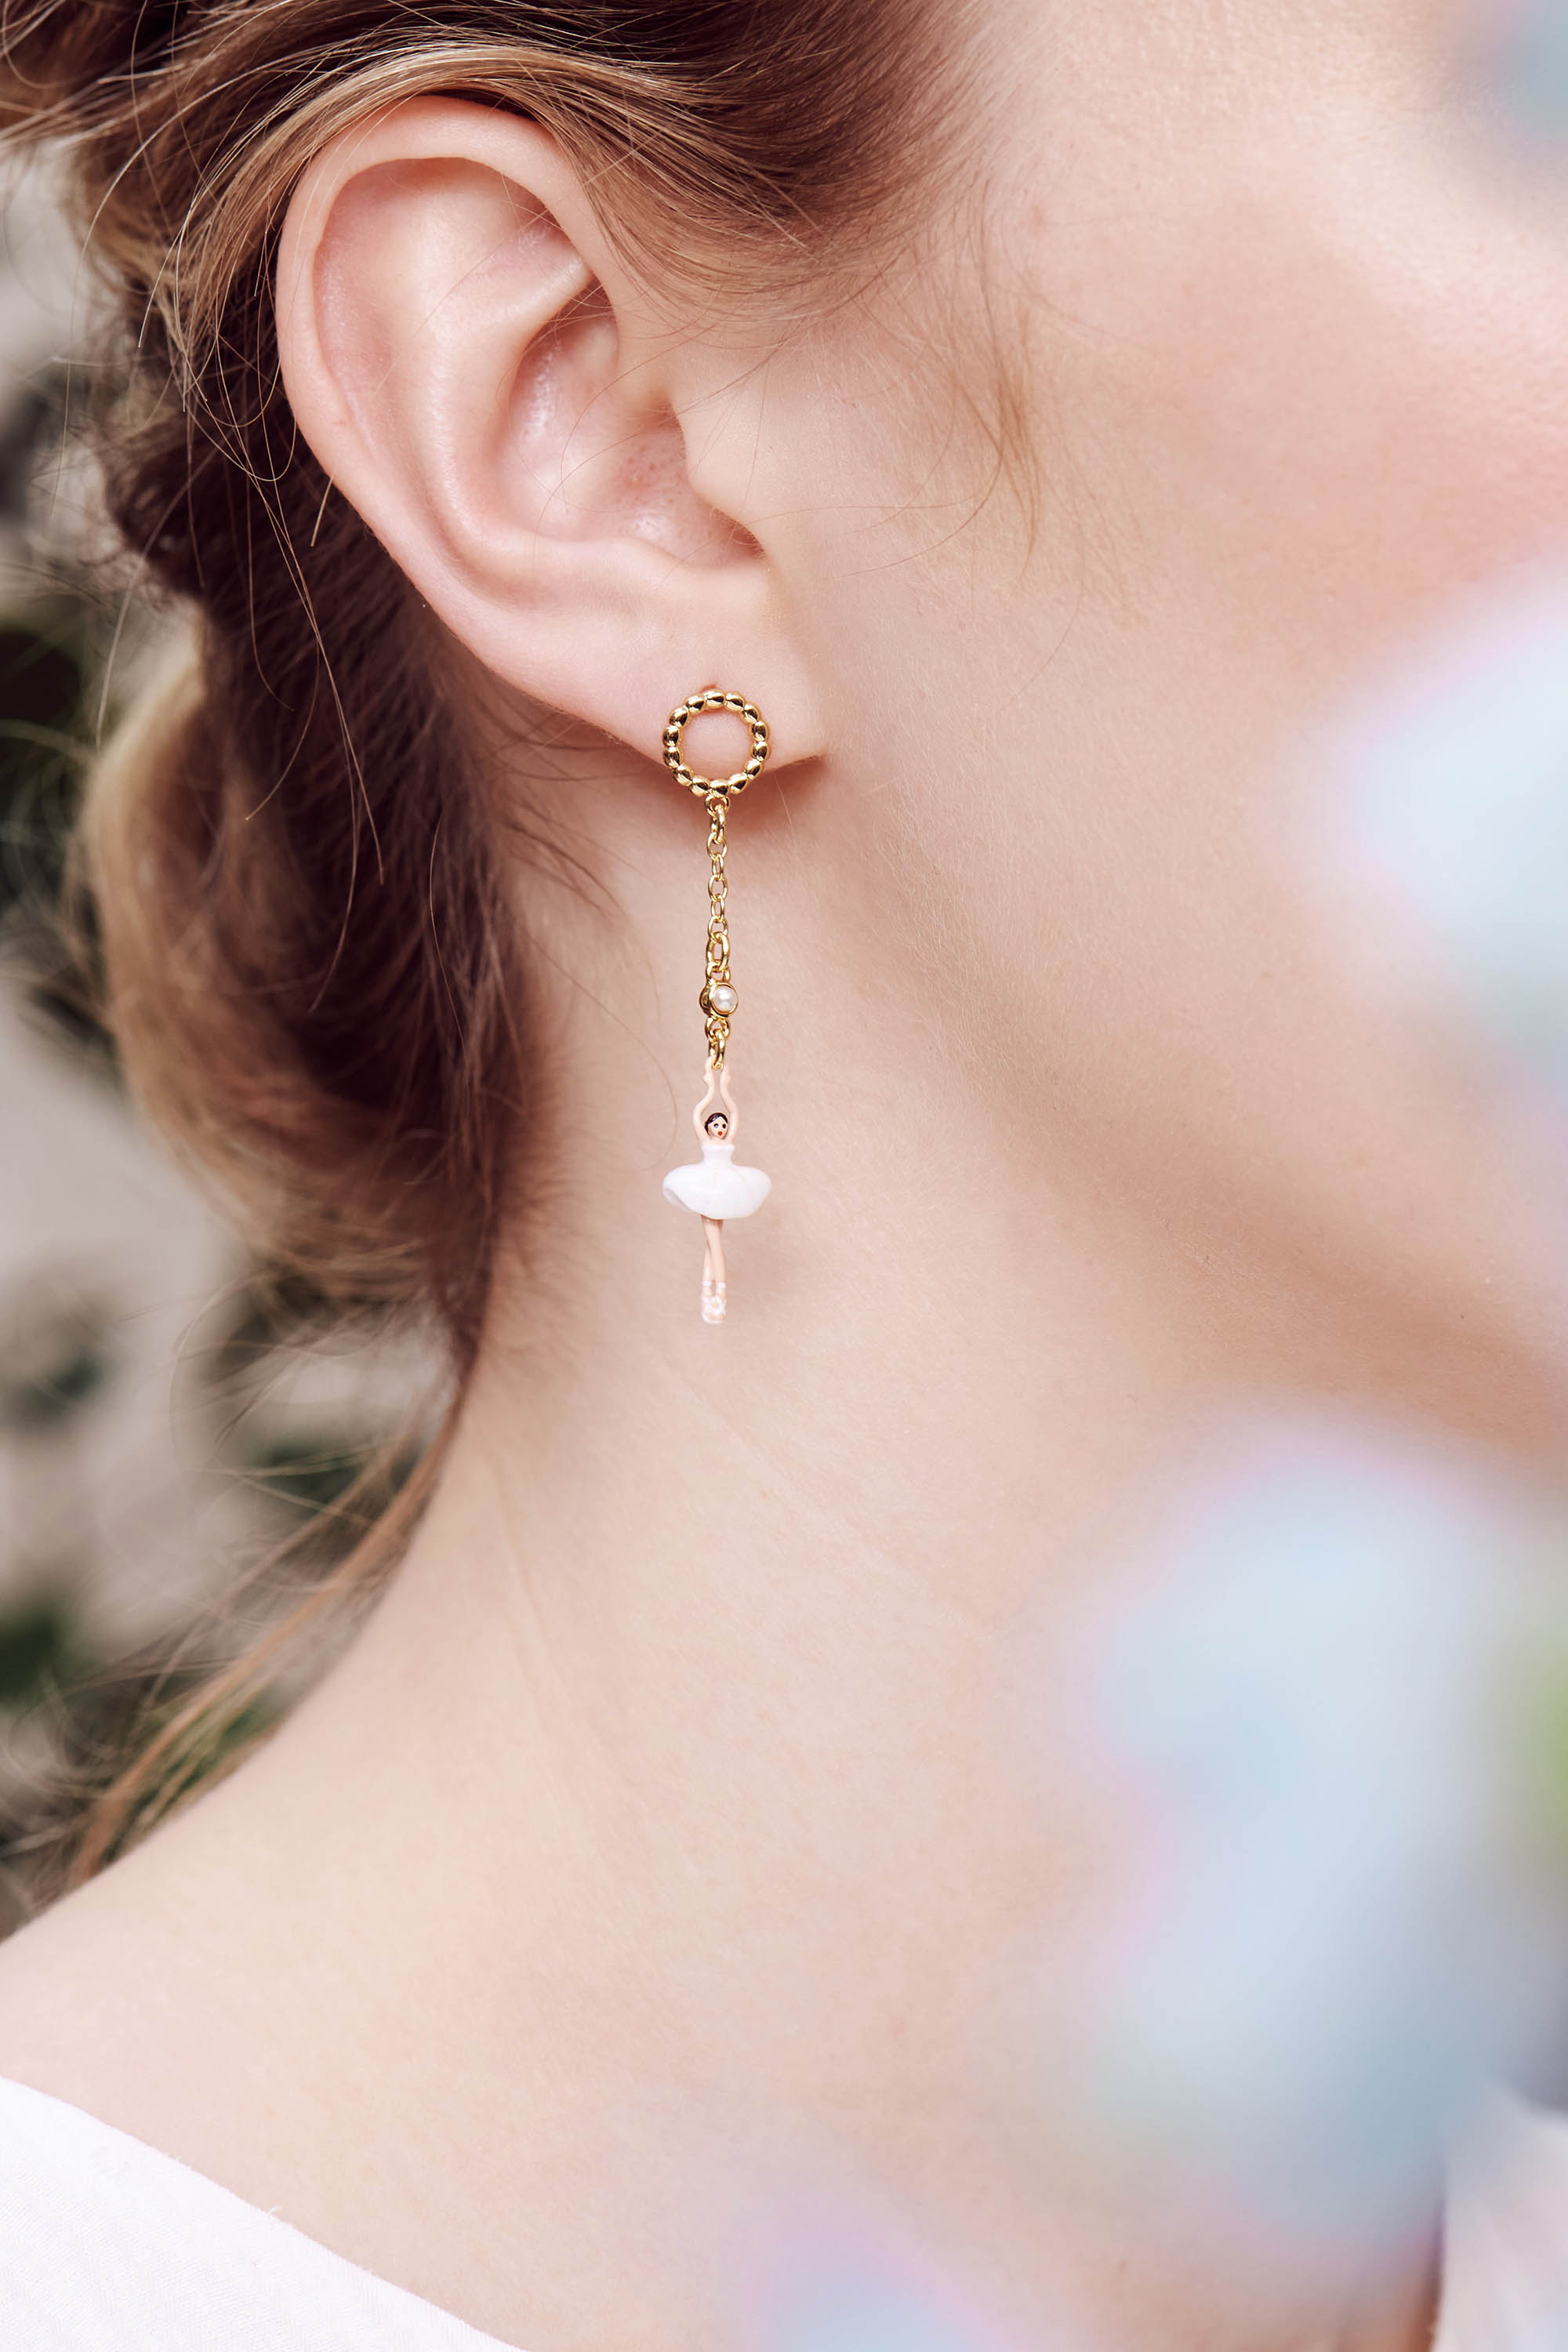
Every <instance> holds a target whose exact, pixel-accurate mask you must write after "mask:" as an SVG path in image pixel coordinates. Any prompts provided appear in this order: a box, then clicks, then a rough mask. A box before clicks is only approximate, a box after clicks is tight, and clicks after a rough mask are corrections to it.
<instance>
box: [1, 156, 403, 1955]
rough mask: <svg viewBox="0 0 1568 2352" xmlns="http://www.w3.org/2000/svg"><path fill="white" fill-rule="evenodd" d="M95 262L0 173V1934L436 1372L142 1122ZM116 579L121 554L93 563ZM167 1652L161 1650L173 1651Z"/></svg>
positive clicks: (338, 1516)
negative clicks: (79, 1823) (100, 1797)
mask: <svg viewBox="0 0 1568 2352" xmlns="http://www.w3.org/2000/svg"><path fill="white" fill-rule="evenodd" d="M90 310H91V302H90V287H89V284H88V283H87V281H86V280H85V278H84V275H83V272H82V271H81V269H80V268H79V261H78V257H77V253H76V249H75V246H74V243H73V240H72V238H71V236H70V235H69V233H68V230H67V229H66V227H65V226H64V224H63V222H62V221H61V219H60V217H59V215H58V212H57V210H56V207H55V205H54V204H53V202H52V199H51V192H50V189H49V186H48V184H47V180H46V179H45V178H44V177H43V176H42V174H41V173H39V171H38V170H37V167H33V168H30V169H28V170H26V171H25V172H21V171H16V170H13V171H11V172H9V173H6V174H5V177H4V178H3V179H0V1122H3V1131H4V1135H5V1145H4V1150H3V1151H0V1495H3V1498H4V1499H3V1504H0V1839H3V1840H4V1842H5V1850H6V1856H7V1859H6V1862H5V1872H4V1876H3V1877H0V1933H4V1932H5V1931H6V1930H7V1929H8V1928H9V1927H13V1926H15V1925H16V1923H17V1921H18V1919H19V1918H20V1917H21V1916H24V1915H25V1911H26V1906H27V1902H28V1897H29V1891H30V1882H31V1881H32V1880H33V1879H34V1877H35V1876H41V1875H42V1874H44V1871H45V1857H46V1856H47V1852H48V1850H49V1839H48V1835H47V1830H48V1824H49V1822H50V1821H51V1819H52V1818H53V1817H54V1815H55V1814H56V1813H58V1811H59V1809H60V1807H61V1806H62V1804H65V1803H68V1790H69V1787H70V1786H71V1785H72V1784H73V1783H74V1782H76V1781H79V1780H80V1779H81V1777H82V1776H87V1777H89V1778H92V1777H100V1776H101V1775H102V1773H103V1772H104V1771H105V1770H106V1769H109V1768H110V1766H111V1764H112V1760H113V1759H114V1758H115V1756H116V1755H117V1754H118V1753H120V1752H121V1749H122V1748H124V1746H125V1744H126V1743H127V1741H128V1740H130V1739H131V1738H132V1737H134V1734H135V1729H136V1727H137V1725H138V1724H139V1723H141V1722H143V1721H144V1720H145V1718H146V1717H147V1715H148V1712H149V1709H151V1710H152V1711H153V1713H154V1714H155V1713H156V1712H157V1710H158V1709H160V1708H163V1707H166V1706H170V1705H171V1704H173V1703H175V1702H176V1701H177V1699H178V1697H179V1696H180V1695H181V1693H182V1691H183V1690H184V1689H185V1688H187V1687H189V1686H190V1685H192V1684H193V1683H194V1682H195V1679H197V1678H198V1677H199V1676H200V1675H202V1674H203V1673H205V1671H207V1670H209V1669H210V1667H211V1666H212V1665H213V1664H215V1663H220V1662H221V1661H222V1660H223V1659H224V1658H225V1657H226V1655H228V1654H233V1653H235V1652H236V1651H237V1650H238V1649H240V1648H243V1647H245V1646H247V1644H248V1643H251V1642H252V1641H254V1639H255V1638H256V1637H257V1635H258V1633H259V1632H261V1631H263V1630H264V1629H265V1626H266V1624H267V1622H268V1621H269V1619H271V1618H272V1617H273V1616H274V1615H275V1614H276V1613H277V1612H279V1611H280V1610H282V1609H284V1608H285V1607H287V1606H288V1605H289V1603H290V1602H291V1601H294V1600H296V1599H297V1598H298V1597H299V1594H300V1588H301V1586H302V1585H304V1584H309V1583H310V1581H311V1580H314V1579H317V1578H319V1577H320V1576H321V1573H322V1572H323V1570H325V1569H327V1568H329V1567H330V1566H331V1562H332V1561H333V1560H334V1559H337V1558H340V1557H341V1556H342V1553H343V1552H344V1550H345V1549H347V1548H348V1547H349V1545H350V1544H352V1542H353V1539H354V1538H355V1537H356V1536H357V1535H358V1533H359V1532H360V1531H361V1530H362V1528H363V1526H364V1524H365V1523H366V1520H367V1518H368V1517H373V1516H374V1515H375V1513H376V1512H378V1511H379V1509H380V1508H381V1507H384V1504H385V1502H386V1501H387V1500H388V1499H389V1498H390V1496H391V1493H392V1492H393V1490H394V1489H395V1486H396V1484H397V1483H398V1482H399V1481H400V1480H401V1479H402V1478H403V1477H404V1476H405V1475H406V1473H407V1471H408V1469H409V1468H410V1467H411V1466H412V1463H413V1461H414V1460H415V1459H416V1455H417V1452H418V1446H419V1432H420V1429H421V1428H422V1427H423V1425H424V1417H423V1414H422V1410H421V1402H420V1400H421V1397H422V1395H423V1393H424V1391H425V1390H426V1388H427V1386H428V1380H427V1368H426V1364H425V1362H424V1360H422V1357H421V1355H420V1351H419V1350H418V1349H417V1348H416V1347H412V1346H410V1345H409V1344H408V1343H407V1342H406V1341H404V1342H402V1343H395V1342H393V1341H392V1340H391V1339H388V1338H387V1336H386V1335H385V1334H384V1333H382V1332H380V1331H378V1330H377V1329H376V1328H375V1327H374V1323H373V1322H372V1320H371V1319H370V1318H363V1320H361V1321H359V1322H355V1321H353V1319H352V1318H351V1319H350V1321H349V1322H348V1324H347V1325H346V1326H345V1325H344V1323H343V1321H342V1318H341V1317H339V1318H334V1328H333V1330H332V1333H331V1339H330V1342H329V1344H327V1345H326V1346H322V1345H321V1338H322V1333H321V1322H322V1318H321V1312H320V1302H319V1301H317V1300H315V1299H313V1298H312V1297H310V1296H309V1295H308V1294H307V1293H306V1292H304V1291H303V1290H302V1289H301V1288H300V1286H299V1285H298V1284H297V1283H295V1282H293V1281H292V1280H290V1279H288V1278H286V1277H283V1276H280V1275H279V1273H278V1271H277V1270H276V1269H274V1268H271V1267H268V1266H267V1265H260V1264H258V1263H256V1262H255V1261H254V1259H253V1258H252V1257H251V1256H250V1255H248V1254H247V1251H246V1249H245V1247H244V1246H243V1244H241V1242H240V1241H239V1239H238V1238H237V1235H236V1234H235V1233H234V1232H233V1231H232V1230H231V1229H230V1227H229V1226H228V1225H227V1224H226V1222H225V1220H224V1217H223V1215H222V1214H221V1213H220V1211H219V1210H218V1209H217V1208H216V1206H215V1205H214V1204H213V1203H212V1202H210V1201H209V1200H207V1199H206V1198H205V1197H204V1196H203V1194H202V1192H200V1190H199V1189H198V1188H197V1186H196V1185H195V1183H194V1182H193V1181H191V1180H190V1179H189V1178H188V1177H187V1176H186V1175H185V1174H184V1173H182V1172H181V1171H179V1170H177V1169H175V1168H174V1166H172V1165H171V1163H170V1161H169V1160H168V1158H167V1156H166V1155H165V1154H164V1152H163V1150H162V1148H161V1147H160V1146H159V1145H158V1144H157V1143H156V1142H155V1141H153V1139H150V1138H149V1136H148V1135H147V1134H146V1132H145V1131H144V1130H143V1129H142V1127H141V1126H140V1125H139V1123H138V1120H137V1118H136V1117H135V1114H134V1113H133V1111H132V1108H131V1106H130V1104H129V1103H128V1101H127V1098H126V1095H125V1092H124V1089H123V1087H122V1085H121V1078H120V1074H119V1072H118V1070H117V1068H116V1064H115V1058H114V1054H113V1051H112V1048H111V1046H110V1042H109V1040H108V1038H107V1037H106V1035H105V1034H104V1032H103V1031H102V1029H101V1028H100V1025H99V1024H98V1022H97V1019H96V1018H95V1014H94V1009H93V1006H94V987H93V972H92V942H91V937H90V923H89V922H87V923H83V922H82V921H81V920H80V919H79V917H78V919H77V920H76V923H75V926H74V928H75V930H76V933H77V936H74V937H73V936H71V932H72V929H73V925H72V922H71V921H70V920H69V919H68V916H67V910H66V904H65V899H66V891H65V882H66V852H67V844H68V835H69V832H70V828H71V824H72V821H73V818H74V816H75V814H76V811H77V808H78V805H79V797H80V793H81V789H82V783H83V776H84V763H85V761H86V758H87V756H88V755H89V751H90V748H91V746H92V745H93V744H94V742H95V741H96V740H98V739H99V737H100V734H101V732H102V730H104V728H105V727H106V726H108V725H111V724H112V722H113V719H114V717H115V714H116V711H117V710H118V709H120V708H121V707H122V706H123V704H124V702H125V700H126V698H127V697H128V696H129V695H131V694H132V693H133V692H134V690H135V687H136V683H137V680H138V677H139V676H140V675H141V674H142V671H143V670H144V668H145V666H146V664H147V662H148V660H149V659H150V658H151V657H152V656H153V655H154V654H155V653H156V651H157V648H158V644H159V639H160V634H161V628H162V626H163V625H162V624H161V622H160V619H159V616H158V615H156V614H153V612H151V611H149V610H148V609H147V608H146V606H145V604H144V603H143V602H142V600H139V598H138V595H137V591H136V583H135V581H134V579H133V578H131V577H127V578H126V579H125V580H124V581H123V583H122V584H121V588H120V590H119V592H118V593H113V594H111V593H109V592H107V591H106V589H105V587H104V584H103V582H104V572H103V567H102V565H101V562H95V563H94V564H93V565H92V566H91V572H92V580H93V585H92V587H91V588H90V589H89V585H88V579H87V573H88V569H89V566H88V562H87V558H88V555H89V551H91V550H92V549H93V548H94V546H95V543H100V530H99V526H98V525H97V523H96V522H95V520H94V517H93V509H92V492H91V481H92V467H91V460H90V450H89V446H88V436H87V429H86V410H87V407H88V398H87V394H88V393H89V389H90V372H91V368H92V323H91V317H90ZM110 576H112V575H110ZM171 1656H177V1657H178V1660H179V1663H178V1664H177V1665H175V1666H174V1667H173V1668H170V1667H169V1666H168V1664H167V1663H166V1662H167V1660H168V1659H169V1658H170V1657H171Z"/></svg>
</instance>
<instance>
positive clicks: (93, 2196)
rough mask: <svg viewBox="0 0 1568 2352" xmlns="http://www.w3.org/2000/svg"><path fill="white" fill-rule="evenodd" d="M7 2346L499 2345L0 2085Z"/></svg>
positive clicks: (424, 2350)
mask: <svg viewBox="0 0 1568 2352" xmlns="http://www.w3.org/2000/svg"><path fill="white" fill-rule="evenodd" d="M0 2343H4V2345H5V2347H6V2352H214V2347H216V2346H220V2345H226V2346H238V2345H241V2344H243V2345H244V2346H246V2347H254V2352H485V2348H486V2347H489V2352H499V2347H495V2346H494V2343H493V2339H492V2338H490V2337H489V2336H482V2335H479V2333H478V2332H477V2331H475V2330H474V2329H472V2328H470V2327H468V2326H465V2325H464V2324H463V2323H462V2322H461V2321H459V2320H458V2319H456V2318H453V2317H452V2316H451V2315H449V2314H447V2313H446V2312H442V2311H439V2310H437V2308H436V2307H435V2306H434V2305H430V2304H426V2303H424V2302H422V2301H421V2300H420V2299H419V2298H418V2297H417V2296H416V2295H411V2294H405V2292H404V2291H403V2290H402V2289H401V2288H398V2287H395V2286H392V2285H390V2284H387V2283H386V2282H385V2281H384V2280H382V2279H377V2278H374V2277H373V2276H372V2275H371V2274H370V2273H368V2272H365V2271H362V2270H359V2269H358V2268H356V2267H355V2265H354V2264H353V2263H349V2262H346V2261H344V2260H343V2258H342V2256H341V2255H338V2254H334V2253H332V2252H330V2251H329V2250H328V2249H327V2248H326V2247H324V2246H320V2245H318V2244H317V2243H316V2242H315V2241H314V2240H313V2239H310V2238H307V2237H305V2236H304V2235H302V2233H301V2232H300V2231H298V2230H294V2229H291V2228H290V2227H289V2225H288V2223H286V2222H284V2221H279V2219H278V2218H277V2217H276V2216H275V2215H273V2214H270V2213H266V2212H263V2211H262V2210H260V2209H259V2208H258V2207H257V2206H252V2205H247V2203H246V2202H245V2201H244V2200H243V2199H241V2198H238V2197H236V2196H234V2195H233V2194H232V2193H231V2192H230V2191H229V2190H228V2189H223V2188H220V2187H219V2186H218V2184H217V2183H216V2181H212V2180H208V2179H205V2177H204V2176H203V2175H202V2174H200V2173H197V2172H193V2171H192V2170H191V2169H190V2168H188V2167H187V2166H185V2165H184V2164H181V2163H178V2162H177V2161H176V2160H175V2159H174V2158H173V2157H169V2156H165V2155H163V2154H162V2153H161V2152H160V2151H158V2150H157V2149H154V2148H150V2147H145V2146H143V2145H142V2142H141V2141H139V2140H135V2139H132V2138H131V2137H129V2136H128V2135H127V2134H125V2133H123V2132H121V2131H117V2130H115V2129H114V2128H113V2127H112V2126H110V2125H108V2124H104V2123H100V2121H99V2120H98V2119H97V2118H96V2117H94V2116H89V2115H87V2114H85V2113H84V2112H83V2111H82V2110H81V2109H80V2108H78V2107H73V2106H70V2105H68V2104H67V2103H66V2102H64V2101H63V2100H59V2099H56V2098H53V2097H51V2096H49V2095H47V2094H46V2093H44V2092H41V2091H35V2090H30V2089H28V2088H26V2086H24V2085H23V2084H19V2083H13V2082H8V2081H4V2080H0Z"/></svg>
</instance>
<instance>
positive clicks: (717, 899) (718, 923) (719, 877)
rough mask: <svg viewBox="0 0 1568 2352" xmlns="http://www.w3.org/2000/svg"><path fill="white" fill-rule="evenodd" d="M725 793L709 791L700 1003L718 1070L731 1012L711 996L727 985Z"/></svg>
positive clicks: (711, 1059)
mask: <svg viewBox="0 0 1568 2352" xmlns="http://www.w3.org/2000/svg"><path fill="white" fill-rule="evenodd" d="M729 799H730V795H729V793H709V794H708V802H707V806H708V961H707V968H706V971H705V974H704V978H703V982H702V1007H703V1012H704V1014H705V1016H706V1027H707V1031H708V1066H709V1068H710V1070H721V1069H722V1068H723V1066H724V1048H725V1046H726V1045H728V1044H729V1042H730V1015H729V1014H728V1013H721V1012H720V1011H719V1009H718V1007H717V1006H716V1005H715V1004H714V1003H713V1000H712V992H713V989H714V987H715V985H718V984H722V985H723V986H725V987H728V986H729V985H730V920H729V917H728V915H727V914H726V912H725V901H726V899H727V898H728V897H729V895H730V885H729V879H728V877H727V876H726V874H725V871H724V855H725V851H726V850H727V849H728V847H729V843H728V841H727V840H726V838H725V834H724V819H725V816H726V815H727V814H728V809H729Z"/></svg>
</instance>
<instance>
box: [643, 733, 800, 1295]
mask: <svg viewBox="0 0 1568 2352" xmlns="http://www.w3.org/2000/svg"><path fill="white" fill-rule="evenodd" d="M705 710H728V711H731V712H733V714H734V716H735V717H736V718H737V719H743V720H744V722H745V724H746V726H747V727H748V728H749V729H750V730H751V736H752V755H751V758H750V759H749V760H748V761H746V764H745V766H744V767H743V768H738V769H737V770H736V771H735V773H734V774H733V775H732V776H725V777H713V776H694V775H693V774H692V772H691V770H690V769H689V767H688V766H687V764H686V761H685V758H684V756H683V753H682V750H681V745H682V743H683V741H684V740H685V735H686V730H687V728H688V727H689V725H690V723H691V721H692V720H693V719H695V718H697V717H698V716H699V714H700V712H702V711H705ZM771 749H772V746H771V744H770V743H769V740H768V727H767V721H766V719H764V718H763V714H762V712H761V711H760V710H759V709H757V707H756V705H755V703H753V702H748V701H747V700H746V698H745V696H744V695H743V694H726V693H725V692H724V691H723V689H722V688H720V687H717V686H705V687H703V688H700V691H699V692H698V693H696V694H692V695H689V696H688V697H687V698H686V700H685V701H684V702H682V703H680V704H679V705H678V706H677V708H676V709H674V710H672V711H671V712H670V714H669V720H668V725H667V726H666V728H665V730H664V763H665V766H666V767H667V768H668V770H669V772H670V773H671V775H672V776H673V777H674V778H675V781H676V782H677V783H678V784H684V785H685V787H686V789H687V791H688V792H689V793H694V794H695V795H696V797H697V798H698V799H699V800H700V802H701V803H702V804H703V806H704V807H705V808H706V809H707V811H708V946H707V954H706V960H705V965H704V971H703V979H702V993H701V995H700V997H699V998H698V1000H697V1001H698V1003H699V1004H700V1006H701V1008H702V1025H703V1030H704V1034H706V1036H707V1040H708V1061H707V1085H706V1087H705V1088H704V1090H703V1093H702V1096H701V1098H700V1101H699V1102H698V1105H697V1108H696V1109H695V1110H694V1111H693V1112H692V1114H691V1124H692V1126H693V1127H694V1128H695V1129H696V1130H697V1140H698V1142H699V1143H700V1145H701V1147H702V1157H701V1159H700V1160H698V1161H694V1162H693V1163H692V1164H691V1165H690V1166H689V1167H685V1168H672V1169H671V1170H670V1171H669V1173H668V1176H667V1177H666V1178H665V1180H664V1197H665V1199H666V1200H667V1201H673V1202H674V1203H675V1205H676V1206H677V1208H680V1209H690V1210H691V1211H692V1212H693V1213H695V1214H696V1215H697V1216H700V1218H701V1220H702V1236H703V1244H704V1246H703V1253H702V1320H703V1321H704V1323H722V1321H723V1320H724V1315H725V1307H726V1297H727V1294H726V1290H725V1283H724V1221H725V1219H726V1218H727V1217H749V1216H751V1214H752V1212H753V1211H754V1210H757V1209H760V1208H761V1207H762V1205H763V1202H764V1201H765V1200H766V1199H767V1197H768V1194H769V1193H770V1192H772V1190H773V1181H772V1179H771V1178H770V1177H767V1176H764V1175H763V1171H762V1170H761V1169H760V1168H737V1167H736V1166H735V1128H736V1125H737V1113H736V1109H735V1097H734V1096H733V1095H732V1094H731V1091H730V1074H729V1071H728V1069H727V1068H726V1066H725V1055H726V1053H727V1051H728V1048H729V1044H730V1024H731V1021H732V1020H733V1019H734V1017H735V1009H736V1007H737V1005H738V1004H739V1003H740V1001H741V1000H740V997H739V996H738V995H737V993H736V991H735V983H734V982H733V980H732V979H731V976H730V922H729V916H728V913H727V911H726V902H727V900H728V898H729V879H728V877H727V875H726V873H725V870H724V859H725V855H726V852H727V850H728V847H729V844H728V842H727V840H726V838H725V832H724V827H725V821H726V819H727V818H728V816H729V814H730V803H731V800H733V799H734V797H735V795H736V794H737V793H743V792H744V791H745V789H746V786H747V785H748V784H749V783H752V782H755V780H756V778H757V777H758V776H760V775H761V774H762V772H763V768H764V767H766V765H767V760H768V753H769V751H770V750H771Z"/></svg>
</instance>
